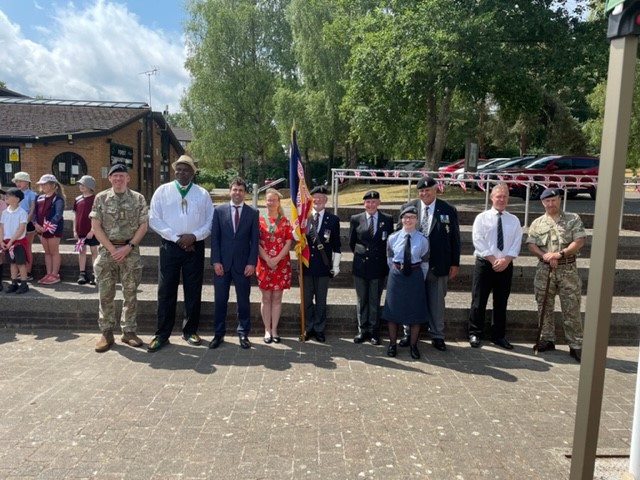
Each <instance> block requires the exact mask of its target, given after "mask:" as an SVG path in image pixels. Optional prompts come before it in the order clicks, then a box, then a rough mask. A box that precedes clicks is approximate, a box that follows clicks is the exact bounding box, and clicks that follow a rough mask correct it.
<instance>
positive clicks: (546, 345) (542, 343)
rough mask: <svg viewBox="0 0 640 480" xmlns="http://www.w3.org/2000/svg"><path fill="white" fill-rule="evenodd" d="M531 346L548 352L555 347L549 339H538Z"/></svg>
mask: <svg viewBox="0 0 640 480" xmlns="http://www.w3.org/2000/svg"><path fill="white" fill-rule="evenodd" d="M533 348H534V350H537V351H539V352H550V351H551V350H555V349H556V344H555V343H553V342H552V341H551V340H538V341H537V342H536V344H535V345H534V346H533Z"/></svg>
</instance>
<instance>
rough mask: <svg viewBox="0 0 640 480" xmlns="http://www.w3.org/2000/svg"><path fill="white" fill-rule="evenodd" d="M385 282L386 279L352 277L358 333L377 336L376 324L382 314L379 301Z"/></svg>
mask: <svg viewBox="0 0 640 480" xmlns="http://www.w3.org/2000/svg"><path fill="white" fill-rule="evenodd" d="M385 280H386V277H383V278H371V279H367V278H362V277H358V276H357V275H354V276H353V283H354V285H355V288H356V298H357V300H356V314H357V318H358V333H368V334H369V335H377V334H378V323H379V320H380V315H381V314H382V307H381V306H380V299H381V298H382V291H383V290H384V283H385Z"/></svg>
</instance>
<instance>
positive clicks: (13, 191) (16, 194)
mask: <svg viewBox="0 0 640 480" xmlns="http://www.w3.org/2000/svg"><path fill="white" fill-rule="evenodd" d="M4 193H5V194H7V195H13V196H14V197H18V200H20V201H22V199H23V198H24V193H22V190H20V189H19V188H15V187H12V188H7V190H6V191H5V192H4Z"/></svg>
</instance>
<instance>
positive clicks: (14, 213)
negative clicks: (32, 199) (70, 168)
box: [0, 188, 29, 293]
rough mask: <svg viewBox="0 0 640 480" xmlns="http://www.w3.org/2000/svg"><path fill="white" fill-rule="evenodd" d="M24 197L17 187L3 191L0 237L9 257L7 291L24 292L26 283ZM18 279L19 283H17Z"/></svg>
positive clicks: (27, 286)
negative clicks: (3, 209) (4, 203)
mask: <svg viewBox="0 0 640 480" xmlns="http://www.w3.org/2000/svg"><path fill="white" fill-rule="evenodd" d="M23 198H24V195H23V193H22V191H20V189H19V188H9V189H8V190H7V191H6V192H5V201H6V202H7V205H8V206H7V209H6V210H5V211H4V212H2V216H1V217H0V239H2V240H1V241H2V244H1V245H2V250H3V251H4V252H5V253H8V254H9V257H10V258H11V285H9V286H8V287H7V293H14V292H15V293H26V292H28V291H29V285H27V260H28V258H27V237H26V233H27V218H28V215H27V212H25V211H24V210H23V209H22V208H20V205H19V203H20V200H22V199H23ZM18 281H20V282H19V284H18Z"/></svg>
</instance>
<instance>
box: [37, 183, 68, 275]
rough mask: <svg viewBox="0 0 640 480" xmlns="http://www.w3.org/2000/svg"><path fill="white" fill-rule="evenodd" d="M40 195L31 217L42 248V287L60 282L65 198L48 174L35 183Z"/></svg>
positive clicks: (60, 188)
mask: <svg viewBox="0 0 640 480" xmlns="http://www.w3.org/2000/svg"><path fill="white" fill-rule="evenodd" d="M37 184H38V185H39V186H40V191H41V192H42V194H41V195H40V196H39V197H38V199H37V200H36V212H35V215H34V217H33V221H34V224H33V226H34V227H35V228H36V233H37V234H38V235H39V236H40V243H42V248H44V264H45V267H46V269H47V274H46V275H45V276H44V277H42V278H41V279H40V280H38V283H40V284H42V285H53V284H55V283H59V282H60V262H61V261H62V257H61V256H60V238H61V237H62V229H63V228H64V219H63V218H62V215H63V213H64V202H65V196H64V191H63V189H62V185H60V182H58V179H57V178H56V177H55V175H51V174H50V173H48V174H46V175H43V176H42V177H40V180H39V181H38V182H37Z"/></svg>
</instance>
